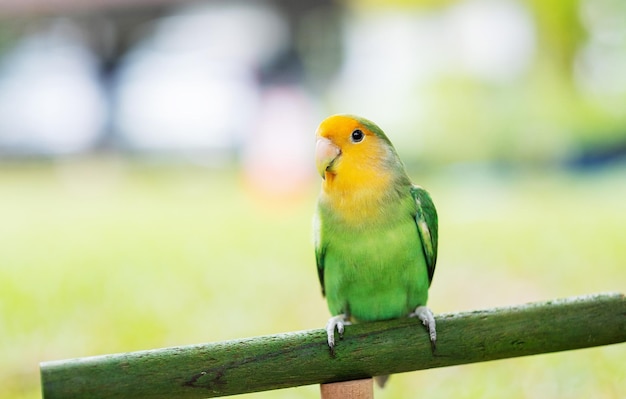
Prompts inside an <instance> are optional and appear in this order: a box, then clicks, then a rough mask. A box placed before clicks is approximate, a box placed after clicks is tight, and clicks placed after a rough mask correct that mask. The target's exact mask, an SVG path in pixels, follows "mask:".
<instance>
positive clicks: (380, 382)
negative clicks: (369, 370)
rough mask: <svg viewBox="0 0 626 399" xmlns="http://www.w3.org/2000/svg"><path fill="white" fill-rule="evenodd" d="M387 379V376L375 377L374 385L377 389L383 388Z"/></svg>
mask: <svg viewBox="0 0 626 399" xmlns="http://www.w3.org/2000/svg"><path fill="white" fill-rule="evenodd" d="M389 377H390V376H389V375H377V376H376V377H374V381H376V384H377V385H378V386H379V387H381V388H384V387H385V384H386V383H387V380H388V379H389Z"/></svg>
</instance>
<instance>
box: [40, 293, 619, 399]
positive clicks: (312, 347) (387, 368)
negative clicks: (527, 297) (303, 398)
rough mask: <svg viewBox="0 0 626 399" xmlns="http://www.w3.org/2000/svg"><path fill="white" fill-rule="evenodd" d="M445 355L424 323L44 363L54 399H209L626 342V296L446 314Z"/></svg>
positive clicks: (47, 391)
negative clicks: (331, 346)
mask: <svg viewBox="0 0 626 399" xmlns="http://www.w3.org/2000/svg"><path fill="white" fill-rule="evenodd" d="M436 319H437V332H438V340H437V351H436V353H435V354H434V355H433V353H432V352H431V347H430V342H429V339H428V335H427V333H426V331H425V330H424V328H423V327H422V326H421V325H420V324H419V321H418V320H416V319H409V318H407V319H398V320H390V321H385V322H375V323H363V324H356V325H351V326H348V327H347V328H346V332H345V334H344V338H343V340H341V341H338V344H337V347H336V356H335V357H334V358H333V357H331V356H330V354H329V351H328V346H327V344H326V332H325V331H324V330H322V329H319V330H310V331H301V332H294V333H286V334H278V335H271V336H264V337H256V338H249V339H238V340H233V341H226V342H217V343H208V344H199V345H189V346H181V347H173V348H165V349H156V350H148V351H141V352H132V353H123V354H115V355H104V356H96V357H88V358H80V359H71V360H61V361H52V362H46V363H42V364H41V380H42V391H43V397H44V399H53V398H64V399H70V398H90V399H98V398H151V399H157V398H172V397H176V398H207V397H217V396H227V395H235V394H241V393H246V392H257V391H264V390H272V389H279V388H287V387H295V386H300V385H309V384H320V383H329V382H336V381H348V380H358V379H364V378H368V377H370V376H374V375H383V374H394V373H402V372H406V371H413V370H420V369H427V368H433V367H444V366H452V365H458V364H465V363H474V362H484V361H488V360H496V359H504V358H510V357H517V356H527V355H534V354H539V353H548V352H557V351H564V350H570V349H579V348H587V347H592V346H599V345H608V344H615V343H620V342H625V341H626V299H625V298H624V295H622V294H617V293H611V294H598V295H590V296H584V297H576V298H567V299H560V300H554V301H547V302H542V303H533V304H526V305H521V306H514V307H507V308H499V309H489V310H479V311H473V312H464V313H452V314H441V315H437V316H436Z"/></svg>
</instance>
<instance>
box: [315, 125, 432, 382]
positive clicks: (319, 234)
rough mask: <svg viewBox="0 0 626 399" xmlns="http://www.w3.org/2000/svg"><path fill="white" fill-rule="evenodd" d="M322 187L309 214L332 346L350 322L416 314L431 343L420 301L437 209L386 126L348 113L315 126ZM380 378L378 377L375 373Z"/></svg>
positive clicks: (429, 266)
mask: <svg viewBox="0 0 626 399" xmlns="http://www.w3.org/2000/svg"><path fill="white" fill-rule="evenodd" d="M316 139H317V142H316V147H315V162H316V166H317V170H318V172H319V174H320V175H321V177H322V179H323V180H322V187H321V191H320V194H319V197H318V201H317V207H316V210H315V216H314V219H313V232H314V245H315V258H316V263H317V272H318V277H319V281H320V284H321V288H322V295H324V296H325V297H326V301H327V303H328V309H329V310H330V313H331V315H332V317H331V318H330V319H329V320H328V323H327V325H326V332H327V337H328V346H329V349H330V352H331V354H334V353H335V330H336V331H337V332H338V333H339V335H340V336H341V335H342V334H343V331H344V326H345V325H347V324H350V323H351V322H367V321H375V320H387V319H394V318H400V317H418V318H419V319H420V320H421V321H422V323H423V324H424V326H425V327H426V329H427V331H428V334H429V338H430V341H431V346H432V349H433V350H434V349H435V343H436V340H437V332H436V326H435V318H434V317H433V313H432V312H431V310H430V309H429V308H428V307H426V302H427V301H428V289H429V287H430V284H431V282H432V279H433V275H434V273H435V264H436V262H437V232H438V227H437V211H436V209H435V206H434V204H433V201H432V199H431V197H430V195H429V194H428V192H427V191H426V190H424V189H423V188H421V187H419V186H416V185H414V184H413V183H411V180H410V179H409V177H408V175H407V173H406V170H405V167H404V164H403V163H402V161H401V160H400V158H399V157H398V154H397V152H396V150H395V148H394V147H393V145H392V144H391V141H390V140H389V138H387V136H386V135H385V133H384V132H383V131H382V130H381V128H379V127H378V126H377V125H376V124H375V123H373V122H371V121H369V120H367V119H365V118H361V117H358V116H354V115H333V116H330V117H328V118H327V119H325V120H324V121H322V123H321V124H320V125H319V127H318V129H317V132H316ZM378 382H379V384H380V383H381V382H382V383H383V384H384V379H383V381H378Z"/></svg>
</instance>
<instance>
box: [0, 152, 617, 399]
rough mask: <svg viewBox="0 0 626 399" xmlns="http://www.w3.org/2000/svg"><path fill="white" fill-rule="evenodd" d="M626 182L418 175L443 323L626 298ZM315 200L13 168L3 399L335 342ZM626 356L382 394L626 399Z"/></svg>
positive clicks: (427, 380)
mask: <svg viewBox="0 0 626 399" xmlns="http://www.w3.org/2000/svg"><path fill="white" fill-rule="evenodd" d="M625 172H626V171H625V170H624V169H619V168H617V169H615V170H607V171H605V172H604V173H601V174H586V175H571V174H558V173H553V172H551V173H546V172H545V171H541V172H540V173H522V172H513V173H500V174H496V175H493V174H490V173H485V172H484V171H482V170H475V169H472V168H467V167H460V168H451V169H446V170H443V171H441V172H440V173H438V174H428V175H426V174H423V173H418V171H415V173H413V175H414V177H415V181H416V182H419V183H420V184H422V185H423V186H425V187H426V188H428V189H429V191H430V192H431V193H432V195H433V198H434V200H435V202H436V204H437V207H438V210H439V213H440V224H441V227H440V232H441V239H440V243H441V244H440V245H441V247H440V257H439V262H438V268H437V272H436V274H435V279H434V282H433V287H432V289H431V299H430V305H431V307H432V308H433V309H434V310H435V311H436V312H437V313H439V312H451V311H457V310H470V309H477V308H485V307H492V306H505V305H510V304H518V303H523V302H528V301H537V300H545V299H550V298H557V297H565V296H572V295H581V294H586V293H594V292H601V291H622V292H624V288H625V287H626V272H625V271H624V268H623V260H624V259H625V258H626V247H625V246H624V245H623V244H624V242H626V230H624V228H623V226H624V225H626V203H625V202H624V201H623V199H624V198H625V197H626V185H625V184H624V183H623V176H624V173H625ZM313 181H314V180H313V177H312V182H313ZM317 189H318V184H317V182H315V183H312V184H311V185H310V189H309V190H306V191H305V192H302V193H301V195H300V196H299V197H297V198H295V199H294V198H291V199H289V200H284V199H279V198H276V199H274V200H269V199H268V198H267V197H262V198H261V197H258V196H257V195H256V193H255V192H254V191H252V189H251V188H250V187H248V186H246V184H245V180H244V179H242V178H241V175H240V173H239V172H238V171H237V170H230V169H228V170H210V169H204V168H197V167H193V166H189V165H186V166H184V165H174V164H158V163H157V164H149V163H139V162H128V161H121V160H116V159H100V160H98V159H87V160H66V161H63V162H55V163H49V164H46V163H40V164H32V165H25V164H3V165H2V166H1V167H0V220H1V221H2V222H1V223H0V243H1V245H0V260H1V263H0V285H1V288H0V353H2V356H1V357H0V368H1V369H2V370H3V373H2V374H1V375H0V398H7V399H8V398H24V399H26V398H36V397H39V396H40V388H39V380H38V370H37V367H38V363H39V362H41V361H47V360H56V359H65V358H73V357H82V356H91V355H99V354H105V353H116V352H123V351H134V350H142V349H149V348H158V347H165V346H173V345H184V344H192V343H199V342H208V341H219V340H228V339H235V338H242V337H248V336H256V335H263V334H273V333H279V332H285V331H294V330H302V329H310V328H320V327H321V326H323V325H324V324H325V322H326V319H327V317H328V311H327V309H326V305H325V302H324V300H323V299H322V297H321V295H320V290H319V286H318V282H317V276H316V272H315V266H314V257H313V250H312V243H311V232H310V222H311V215H312V212H313V207H314V201H315V197H316V192H317ZM418 333H421V332H419V331H416V334H418ZM625 356H626V346H625V345H623V344H622V345H614V346H609V347H603V348H595V349H588V350H582V351H573V352H566V353H560V354H551V355H543V356H533V357H528V358H521V359H511V360H504V361H498V362H497V363H494V362H490V363H484V364H475V365H468V366H461V367H451V368H445V369H439V370H428V371H423V372H415V373H407V374H402V375H396V376H393V377H392V379H391V381H390V383H389V384H388V388H386V389H385V390H382V391H378V392H377V393H376V395H377V397H379V398H397V397H407V396H415V395H417V394H418V393H419V395H420V396H425V397H429V398H446V397H451V396H454V397H458V398H475V397H483V398H499V397H502V396H506V397H510V398H536V397H560V398H569V397H602V398H620V397H623V396H624V395H625V394H626V391H625V390H624V389H625V388H624V387H626V380H625V378H626V376H625V374H624V368H623V359H624V357H625ZM450 381H454V384H451V383H450ZM409 393H410V394H409ZM245 397H250V398H317V397H319V393H318V388H317V387H315V386H310V387H301V388H296V389H290V390H280V391H274V392H267V393H259V394H254V395H249V396H245Z"/></svg>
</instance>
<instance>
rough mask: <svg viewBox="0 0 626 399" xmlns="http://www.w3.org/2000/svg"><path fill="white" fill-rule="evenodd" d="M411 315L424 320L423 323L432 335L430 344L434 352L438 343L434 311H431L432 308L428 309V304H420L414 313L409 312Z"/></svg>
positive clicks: (430, 335)
mask: <svg viewBox="0 0 626 399" xmlns="http://www.w3.org/2000/svg"><path fill="white" fill-rule="evenodd" d="M409 317H417V318H419V319H420V320H421V321H422V324H423V325H424V326H425V327H426V329H427V330H428V335H429V337H430V346H431V349H432V351H433V353H434V352H435V349H436V343H437V330H436V325H435V317H434V316H433V312H431V310H430V309H428V308H427V307H426V306H418V307H417V308H415V311H414V312H413V313H411V314H409Z"/></svg>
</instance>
